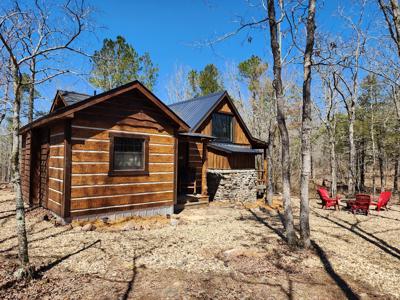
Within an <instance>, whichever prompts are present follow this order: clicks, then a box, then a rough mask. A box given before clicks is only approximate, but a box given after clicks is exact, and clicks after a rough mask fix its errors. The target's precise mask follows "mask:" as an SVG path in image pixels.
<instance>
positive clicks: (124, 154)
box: [109, 134, 149, 176]
mask: <svg viewBox="0 0 400 300" xmlns="http://www.w3.org/2000/svg"><path fill="white" fill-rule="evenodd" d="M148 152H149V138H148V137H147V136H142V135H136V134H110V171H109V174H110V175H125V176H126V175H139V174H147V173H148V156H149V155H148Z"/></svg>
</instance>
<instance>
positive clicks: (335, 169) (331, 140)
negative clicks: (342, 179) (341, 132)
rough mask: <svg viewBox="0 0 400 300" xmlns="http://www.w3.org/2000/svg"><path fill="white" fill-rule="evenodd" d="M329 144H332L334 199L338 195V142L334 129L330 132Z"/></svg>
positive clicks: (332, 188) (332, 189)
mask: <svg viewBox="0 0 400 300" xmlns="http://www.w3.org/2000/svg"><path fill="white" fill-rule="evenodd" d="M329 144H330V160H331V177H332V186H331V193H332V197H336V193H337V165H336V148H335V146H336V141H335V136H334V135H333V132H332V129H331V130H330V133H329Z"/></svg>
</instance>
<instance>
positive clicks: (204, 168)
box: [201, 141, 208, 196]
mask: <svg viewBox="0 0 400 300" xmlns="http://www.w3.org/2000/svg"><path fill="white" fill-rule="evenodd" d="M202 162H203V164H202V168H201V194H202V195H204V196H206V195H208V189H207V170H208V158H207V141H203V155H202Z"/></svg>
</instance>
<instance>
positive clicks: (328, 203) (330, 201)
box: [317, 187, 340, 210]
mask: <svg viewBox="0 0 400 300" xmlns="http://www.w3.org/2000/svg"><path fill="white" fill-rule="evenodd" d="M317 192H318V195H319V197H320V198H321V201H322V208H325V209H326V208H329V207H332V206H333V207H335V210H336V207H337V208H338V209H339V200H340V199H339V196H336V198H329V193H328V191H327V190H326V189H324V188H322V187H321V188H319V189H318V190H317Z"/></svg>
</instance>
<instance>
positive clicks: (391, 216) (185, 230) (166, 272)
mask: <svg viewBox="0 0 400 300" xmlns="http://www.w3.org/2000/svg"><path fill="white" fill-rule="evenodd" d="M276 203H277V204H279V199H276ZM293 203H294V215H295V216H298V215H299V213H298V205H297V203H298V200H297V199H294V201H293ZM13 209H14V200H13V194H12V193H10V192H9V191H0V264H2V265H4V266H5V267H4V268H0V298H3V299H15V298H37V299H42V298H44V299H46V297H47V298H51V299H65V298H73V299H76V298H88V299H90V298H99V299H118V298H123V297H125V296H126V297H127V298H133V299H158V298H171V299H175V298H181V297H183V296H185V297H187V298H189V299H227V298H232V299H236V298H238V299H243V298H251V299H265V297H266V295H271V296H273V297H276V298H281V297H289V295H291V296H294V297H295V298H304V297H306V298H315V299H317V298H328V299H329V298H337V299H341V298H345V296H346V291H345V288H343V286H341V283H342V282H340V281H338V279H337V278H338V277H339V278H340V279H341V280H342V281H343V282H345V283H346V284H347V285H348V286H349V288H350V290H351V292H352V293H354V294H356V295H358V296H362V297H363V298H366V299H368V298H376V297H382V298H387V299H397V298H400V239H399V232H400V206H399V205H392V206H391V209H390V210H389V211H382V212H380V213H379V214H378V213H377V212H375V211H373V212H372V213H371V215H370V216H368V217H366V216H354V215H352V214H349V213H348V212H346V211H333V210H330V211H328V210H321V209H320V208H319V206H318V205H317V204H316V202H315V200H312V201H311V209H312V211H311V229H312V232H311V234H312V238H313V241H314V242H315V245H316V247H317V250H318V249H319V251H300V250H296V251H291V250H290V249H289V248H288V247H287V246H286V244H285V242H284V241H283V240H282V238H281V237H280V234H281V233H282V225H281V223H280V221H279V215H278V214H277V212H276V210H272V209H271V208H269V207H266V206H265V205H263V204H262V203H261V202H258V203H256V204H254V203H253V204H244V205H242V204H230V203H213V204H210V206H209V207H207V208H199V209H187V210H184V211H183V212H182V213H180V214H179V215H173V216H171V217H170V218H167V217H152V218H138V217H136V218H131V219H124V220H119V221H114V222H102V221H97V222H94V223H93V224H92V223H87V222H86V223H85V222H74V223H72V225H66V226H55V225H54V224H53V223H52V222H51V220H49V221H46V219H47V218H44V215H45V214H46V211H45V210H43V209H41V208H37V209H33V210H30V211H29V212H28V213H27V229H28V239H29V251H30V258H31V263H32V264H33V265H34V266H35V267H36V269H38V270H39V271H38V278H37V279H35V280H32V281H31V282H29V283H25V284H23V285H21V284H19V283H18V284H13V283H12V273H13V272H14V271H15V270H16V267H17V239H16V237H15V221H14V212H13ZM295 222H296V224H297V223H298V218H295ZM84 228H86V229H88V228H90V230H87V231H86V230H85V229H84ZM10 274H11V275H10ZM10 282H11V283H10ZM66 291H67V292H66ZM347 292H348V291H347ZM50 296H51V297H50Z"/></svg>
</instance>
